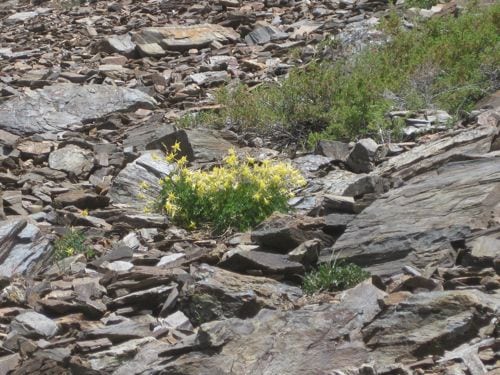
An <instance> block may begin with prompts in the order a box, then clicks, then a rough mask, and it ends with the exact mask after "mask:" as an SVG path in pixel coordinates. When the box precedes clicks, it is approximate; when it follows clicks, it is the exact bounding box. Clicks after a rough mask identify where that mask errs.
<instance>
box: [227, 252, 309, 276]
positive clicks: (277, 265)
mask: <svg viewBox="0 0 500 375" xmlns="http://www.w3.org/2000/svg"><path fill="white" fill-rule="evenodd" d="M219 266H220V267H222V268H226V269H229V270H231V271H235V272H243V271H249V270H259V271H262V272H263V273H264V274H274V275H276V274H280V275H288V276H293V275H300V274H303V273H304V266H303V265H302V264H301V263H298V262H294V261H292V260H290V259H289V258H288V256H287V255H283V254H273V253H266V252H263V251H255V250H239V249H238V248H237V249H235V250H231V251H228V252H227V253H226V254H224V257H223V258H222V260H221V262H219Z"/></svg>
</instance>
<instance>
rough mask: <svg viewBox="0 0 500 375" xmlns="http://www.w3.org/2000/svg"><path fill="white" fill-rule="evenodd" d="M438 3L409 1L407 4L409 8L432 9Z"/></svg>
mask: <svg viewBox="0 0 500 375" xmlns="http://www.w3.org/2000/svg"><path fill="white" fill-rule="evenodd" d="M437 3H438V1H437V0H407V1H406V3H405V4H406V6H407V7H408V8H421V9H431V8H432V7H433V6H434V5H436V4H437Z"/></svg>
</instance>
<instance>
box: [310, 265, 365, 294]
mask: <svg viewBox="0 0 500 375" xmlns="http://www.w3.org/2000/svg"><path fill="white" fill-rule="evenodd" d="M368 277H370V274H369V273H368V272H366V271H364V270H363V269H362V268H360V267H359V266H357V265H355V264H341V263H335V262H333V263H323V264H320V266H319V267H318V269H317V270H314V271H311V272H309V273H307V274H306V275H305V276H304V279H303V282H302V289H303V290H304V292H306V293H307V294H314V293H318V292H328V291H339V290H344V289H348V288H352V287H353V286H355V285H357V284H359V283H360V282H362V281H363V280H366V279H367V278H368Z"/></svg>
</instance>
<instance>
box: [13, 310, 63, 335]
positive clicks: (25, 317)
mask: <svg viewBox="0 0 500 375" xmlns="http://www.w3.org/2000/svg"><path fill="white" fill-rule="evenodd" d="M11 330H12V331H16V332H17V333H18V334H20V335H22V336H26V337H31V338H40V337H43V338H50V337H52V336H54V335H55V334H56V333H57V331H58V326H57V324H56V323H54V322H53V321H52V320H51V319H49V318H47V317H46V316H45V315H42V314H39V313H37V312H35V311H27V312H25V313H22V314H19V315H18V316H16V318H15V319H14V320H13V321H12V323H11Z"/></svg>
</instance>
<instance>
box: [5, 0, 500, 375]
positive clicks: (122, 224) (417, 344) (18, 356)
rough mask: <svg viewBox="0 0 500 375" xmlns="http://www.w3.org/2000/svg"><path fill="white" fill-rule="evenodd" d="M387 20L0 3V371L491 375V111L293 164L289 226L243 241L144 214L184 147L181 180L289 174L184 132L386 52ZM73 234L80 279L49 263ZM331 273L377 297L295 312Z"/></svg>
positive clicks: (322, 8)
mask: <svg viewBox="0 0 500 375" xmlns="http://www.w3.org/2000/svg"><path fill="white" fill-rule="evenodd" d="M452 5H453V4H452ZM384 8H385V4H384V3H383V2H377V1H363V0H360V1H348V0H341V1H308V2H306V1H271V0H270V1H265V2H250V1H233V0H217V1H207V2H195V1H192V2H189V1H166V0H164V1H161V2H159V1H150V2H132V1H124V2H116V3H110V2H104V1H97V2H92V3H90V4H76V3H75V4H72V3H68V2H57V3H46V2H44V3H38V2H37V3H33V4H28V3H23V2H20V1H17V0H8V1H2V2H0V35H1V38H0V189H1V193H0V288H1V291H0V344H1V345H0V374H127V375H129V374H211V375H212V374H269V375H278V374H360V375H361V374H365V375H367V374H413V373H418V374H436V373H439V374H471V375H476V374H497V373H499V372H500V341H499V340H500V339H499V326H498V317H499V308H500V277H499V274H500V250H499V249H500V137H499V132H500V101H499V97H500V96H499V94H498V93H497V94H495V95H493V96H492V97H490V98H489V99H487V100H485V101H483V102H482V103H481V104H480V105H478V108H477V110H476V111H475V112H474V113H473V114H472V115H471V117H470V119H469V120H468V121H467V122H462V123H459V124H456V126H455V127H454V128H453V129H449V130H442V131H441V132H438V133H435V134H431V135H426V136H423V137H421V138H420V139H418V140H417V141H416V142H405V143H401V144H384V145H379V144H376V143H375V142H374V141H373V140H369V139H364V140H360V141H359V142H357V143H355V144H351V145H347V144H343V143H340V142H328V141H322V142H321V143H320V144H319V145H318V148H317V150H316V152H315V153H311V154H304V155H297V156H296V157H295V158H294V159H293V160H292V161H291V162H292V163H293V164H294V165H295V166H296V167H297V168H299V169H300V170H301V171H302V173H303V174H304V176H306V177H307V179H308V185H307V186H306V187H305V188H304V189H303V190H302V191H300V192H299V194H298V196H297V197H296V198H294V199H293V200H292V201H291V203H292V205H293V206H294V208H295V210H294V212H293V213H292V214H289V215H274V216H273V217H271V218H270V219H268V220H267V221H266V222H264V223H262V224H261V225H259V226H258V227H257V228H255V229H254V230H253V231H252V232H249V233H236V234H233V235H232V236H230V237H227V236H226V237H209V236H207V235H206V234H205V235H204V234H202V233H190V232H187V231H185V230H183V229H180V228H176V227H175V226H174V225H172V224H171V223H169V220H168V218H167V217H165V216H163V215H161V214H157V213H147V212H144V206H145V199H144V197H141V195H142V194H143V193H144V191H143V189H141V185H143V183H144V182H147V183H149V184H150V185H151V187H152V189H151V190H150V191H148V194H150V195H151V198H152V197H153V196H154V194H155V193H157V192H158V190H155V189H159V187H158V186H157V181H158V178H161V177H162V176H165V175H166V174H167V173H169V171H170V170H171V168H172V166H171V165H170V164H169V163H167V162H166V161H165V160H164V158H163V157H162V156H163V145H166V146H169V145H172V144H173V143H174V142H176V141H178V142H180V143H181V147H182V150H183V152H184V153H185V154H186V156H187V157H188V158H189V160H190V162H191V165H192V167H193V168H196V167H203V166H210V165H212V164H214V163H216V162H218V161H220V160H221V158H222V157H223V156H224V155H225V153H226V151H227V150H228V148H230V147H234V148H236V149H237V150H238V152H240V153H242V154H245V153H246V154H251V155H253V156H255V157H256V158H260V159H263V158H281V159H283V158H285V156H284V155H282V154H280V153H279V150H277V149H273V147H272V146H273V145H272V144H270V143H266V142H263V141H262V140H260V139H255V138H253V139H252V138H248V137H246V136H245V135H238V134H235V133H234V132H232V131H230V130H221V131H217V130H208V129H203V128H199V129H179V128H177V127H175V126H174V124H173V120H174V119H176V118H178V117H179V116H180V115H182V114H185V113H189V112H191V111H195V110H200V109H203V108H205V107H207V106H211V105H212V104H213V102H212V100H211V95H212V91H211V90H212V88H213V87H216V86H218V85H221V84H225V83H227V82H231V81H235V80H240V81H243V82H245V83H247V84H250V85H253V84H258V83H259V82H263V81H266V80H273V79H275V78H276V77H277V76H279V75H283V74H285V73H286V72H287V71H288V70H289V69H290V67H292V66H293V65H296V64H303V63H307V61H308V59H310V58H311V57H312V56H313V55H314V54H315V53H319V52H321V51H320V49H321V48H322V47H321V45H320V46H318V42H319V41H321V40H323V39H324V38H325V37H328V36H329V35H331V34H335V35H337V36H338V38H339V40H341V41H343V42H345V47H346V48H347V49H349V48H351V49H356V48H359V46H360V45H362V44H364V43H366V42H368V41H373V40H383V35H381V34H380V32H378V31H376V30H375V29H373V25H374V24H375V23H376V20H377V17H380V16H381V14H382V12H383V9H384ZM442 8H446V9H447V10H449V9H451V8H452V6H450V5H447V6H446V7H442ZM441 10H443V9H440V8H439V7H438V8H437V9H435V10H434V11H435V12H440V11H441ZM430 14H432V12H430ZM430 14H429V15H430ZM294 49H298V51H300V55H301V58H300V59H297V58H295V57H293V55H294V54H292V53H290V51H291V50H294ZM438 115H439V113H438ZM438 115H436V113H427V114H425V116H426V118H424V119H420V120H419V121H412V122H411V126H409V127H408V128H407V131H408V134H410V133H413V132H415V131H416V130H418V128H419V126H420V125H422V124H424V125H423V126H424V127H425V128H426V129H428V128H429V127H432V124H433V123H435V122H439V121H438V117H439V116H438ZM419 124H420V125H419ZM147 198H148V197H146V200H147ZM69 227H76V228H79V229H80V230H82V231H83V232H84V234H85V236H86V238H87V240H88V242H89V243H91V244H92V249H93V251H94V253H95V257H94V258H93V259H92V260H88V261H87V259H86V258H85V256H84V255H82V254H79V255H74V256H70V257H67V258H65V259H64V260H62V261H59V262H57V261H56V260H55V259H54V257H53V242H54V239H55V238H56V237H57V236H60V235H62V234H63V233H64V232H66V231H67V230H68V228H69ZM331 259H345V260H347V261H350V262H354V263H356V264H358V265H360V266H362V267H364V268H365V269H367V270H368V271H369V272H370V273H371V274H372V278H371V279H370V280H367V281H365V282H363V283H362V284H360V285H358V286H357V287H355V288H353V289H350V290H347V291H345V292H341V293H324V294H320V295H316V296H313V297H310V296H304V295H303V293H302V291H301V289H300V288H299V287H298V285H299V284H300V277H301V276H302V275H303V274H304V272H306V271H308V270H310V268H311V265H314V264H316V263H317V262H320V263H321V262H328V261H330V260H331Z"/></svg>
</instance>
